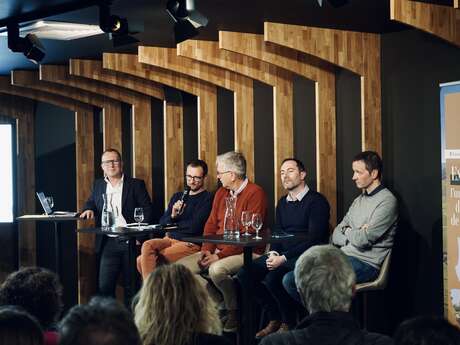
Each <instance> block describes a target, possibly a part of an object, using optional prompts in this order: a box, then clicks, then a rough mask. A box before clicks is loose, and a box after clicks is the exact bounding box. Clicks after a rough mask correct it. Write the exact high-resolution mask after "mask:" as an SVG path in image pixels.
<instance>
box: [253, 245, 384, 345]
mask: <svg viewBox="0 0 460 345" xmlns="http://www.w3.org/2000/svg"><path fill="white" fill-rule="evenodd" d="M294 276H295V281H296V283H297V287H298V289H299V294H300V297H301V299H302V301H303V303H304V305H305V307H306V309H307V311H308V312H309V313H310V314H309V316H307V318H306V319H304V320H303V321H302V322H301V323H300V324H299V325H298V326H297V328H296V329H295V330H292V331H288V332H283V333H274V334H270V335H268V336H266V337H264V338H263V339H262V341H261V343H260V344H261V345H281V344H289V345H370V344H373V345H391V344H393V340H392V339H391V338H390V337H387V336H385V335H381V334H377V333H370V332H367V331H364V330H361V329H360V328H359V325H358V323H357V322H355V321H354V320H353V317H352V315H351V313H349V310H350V306H351V301H352V298H353V294H354V289H355V281H356V275H355V272H354V271H353V268H352V266H351V264H350V261H349V260H348V259H347V257H346V255H345V254H344V253H343V252H342V251H341V250H340V249H338V248H336V247H334V246H331V245H320V246H313V247H311V248H310V249H308V250H307V251H306V252H305V253H303V254H302V255H301V256H300V257H299V259H298V260H297V262H296V264H295V268H294Z"/></svg>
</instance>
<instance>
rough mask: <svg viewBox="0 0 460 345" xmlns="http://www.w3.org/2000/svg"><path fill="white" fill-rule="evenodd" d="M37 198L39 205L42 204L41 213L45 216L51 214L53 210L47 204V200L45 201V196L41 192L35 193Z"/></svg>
mask: <svg viewBox="0 0 460 345" xmlns="http://www.w3.org/2000/svg"><path fill="white" fill-rule="evenodd" d="M37 197H38V200H39V201H40V204H42V207H43V211H45V213H46V214H47V215H50V214H52V213H53V210H52V209H51V207H50V205H49V204H48V200H46V197H45V194H44V193H43V192H37Z"/></svg>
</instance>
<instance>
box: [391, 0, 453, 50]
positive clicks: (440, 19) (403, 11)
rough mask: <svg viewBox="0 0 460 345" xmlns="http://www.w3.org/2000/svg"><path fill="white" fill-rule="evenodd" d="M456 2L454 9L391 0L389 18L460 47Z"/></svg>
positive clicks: (406, 0) (416, 2)
mask: <svg viewBox="0 0 460 345" xmlns="http://www.w3.org/2000/svg"><path fill="white" fill-rule="evenodd" d="M456 8H458V0H456V1H455V2H454V7H449V6H442V5H437V4H430V3H426V2H418V1H410V0H391V1H390V18H391V19H392V20H396V21H398V22H401V23H404V24H407V25H410V26H413V27H415V28H417V29H420V30H423V31H426V32H428V33H430V34H433V35H435V36H438V37H440V38H442V39H444V40H446V41H447V42H449V43H452V44H454V45H456V46H460V15H459V14H458V10H457V9H456Z"/></svg>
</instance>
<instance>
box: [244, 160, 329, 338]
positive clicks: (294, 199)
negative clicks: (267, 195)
mask: <svg viewBox="0 0 460 345" xmlns="http://www.w3.org/2000/svg"><path fill="white" fill-rule="evenodd" d="M306 175H307V174H306V172H305V167H304V165H303V163H302V162H301V161H300V160H298V159H296V158H287V159H285V160H284V161H283V163H282V164H281V181H282V183H283V187H284V188H285V189H286V190H287V191H288V194H287V195H286V196H284V197H282V198H281V199H280V200H279V201H278V205H277V207H276V224H275V231H274V232H275V233H285V234H292V235H304V237H302V240H299V241H287V242H284V243H277V244H274V245H272V247H271V249H272V250H271V251H270V252H268V253H267V254H265V255H262V256H261V257H260V258H258V259H256V260H254V261H253V263H252V276H251V277H249V276H248V274H247V272H246V271H245V269H244V268H243V269H241V270H240V271H239V272H238V278H239V280H240V281H241V282H242V285H243V286H246V285H245V284H246V282H247V281H248V280H249V279H253V281H254V284H255V286H254V287H255V290H256V291H257V296H256V298H258V300H259V302H260V304H261V305H262V306H265V308H266V311H267V312H268V317H269V320H270V321H269V323H268V325H267V326H266V327H265V328H264V329H262V330H260V331H259V332H257V334H256V338H263V337H265V336H266V335H268V334H270V333H273V332H276V331H279V332H282V331H287V330H289V328H291V327H293V326H294V325H295V316H296V315H295V311H296V303H295V301H294V300H292V299H291V298H290V296H289V295H288V294H287V292H286V291H285V290H284V288H283V285H282V280H283V276H284V275H285V274H286V273H288V272H291V271H292V270H293V269H294V266H295V263H296V261H297V259H298V257H299V256H300V255H301V254H302V253H303V252H304V251H305V250H307V249H308V248H310V247H311V246H314V245H317V244H322V243H327V241H328V238H329V203H328V202H327V200H326V198H325V197H324V196H323V195H321V194H320V193H317V192H315V191H313V190H311V189H309V188H308V186H307V184H306V183H305V178H306Z"/></svg>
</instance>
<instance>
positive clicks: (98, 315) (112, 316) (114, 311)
mask: <svg viewBox="0 0 460 345" xmlns="http://www.w3.org/2000/svg"><path fill="white" fill-rule="evenodd" d="M59 336H60V340H59V345H140V344H141V340H140V338H139V332H138V331H137V328H136V325H135V324H134V321H133V319H132V316H131V314H130V313H129V312H128V310H127V309H126V308H125V307H124V306H122V305H121V304H120V303H118V302H117V301H116V300H114V299H112V298H107V297H94V298H92V299H91V301H90V302H89V303H88V304H86V305H77V306H74V307H73V308H72V309H70V311H69V312H68V313H67V315H66V316H65V317H64V318H63V319H62V321H61V322H60V323H59Z"/></svg>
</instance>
